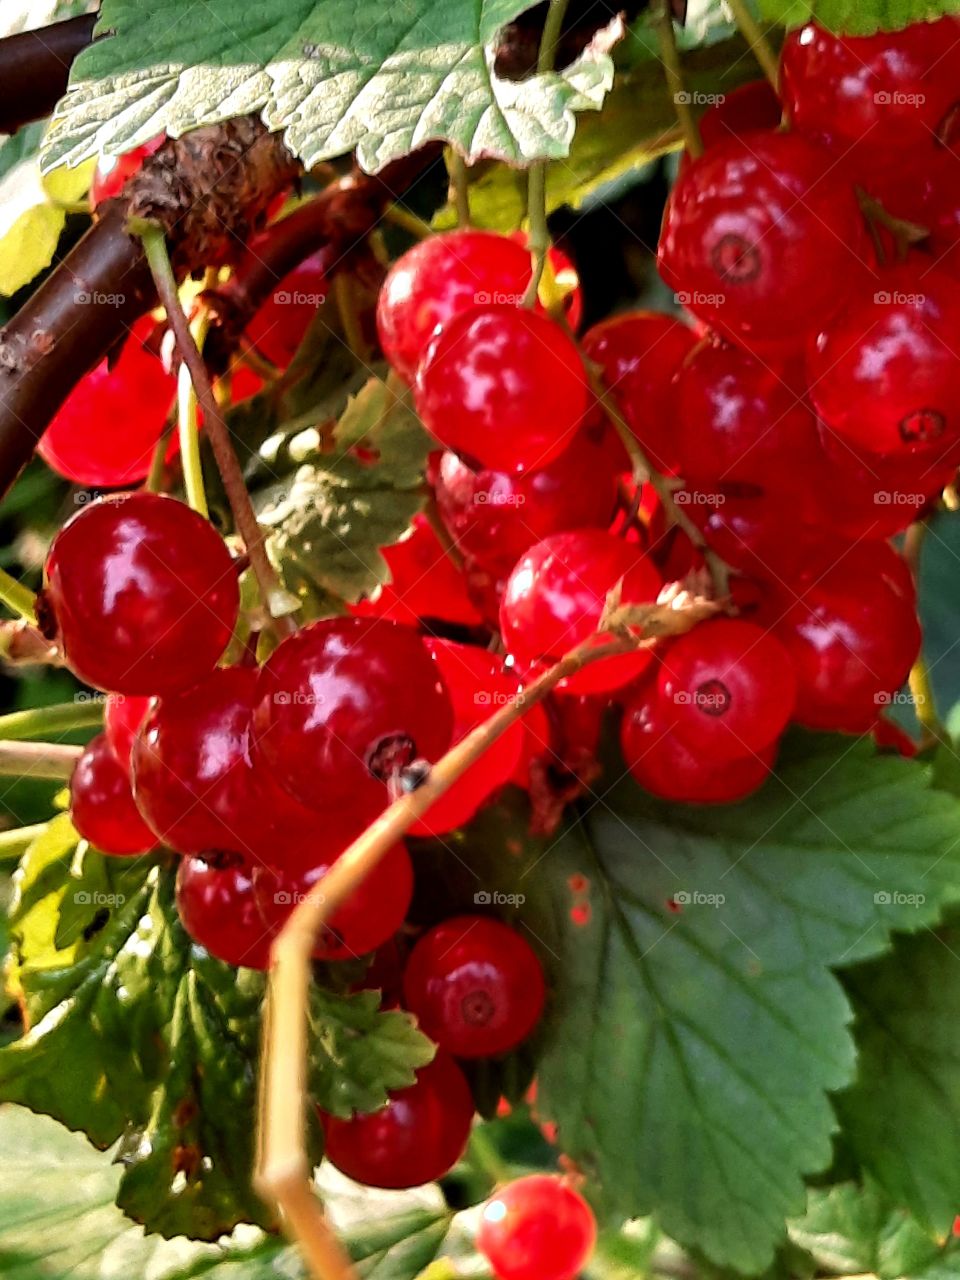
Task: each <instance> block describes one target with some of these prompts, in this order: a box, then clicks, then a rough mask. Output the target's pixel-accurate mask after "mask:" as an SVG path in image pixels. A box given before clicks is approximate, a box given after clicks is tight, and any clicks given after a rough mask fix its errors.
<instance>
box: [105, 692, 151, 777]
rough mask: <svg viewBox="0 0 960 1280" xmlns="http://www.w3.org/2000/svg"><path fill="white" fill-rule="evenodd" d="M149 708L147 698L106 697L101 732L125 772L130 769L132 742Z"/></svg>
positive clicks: (122, 695)
mask: <svg viewBox="0 0 960 1280" xmlns="http://www.w3.org/2000/svg"><path fill="white" fill-rule="evenodd" d="M149 706H150V699H149V698H133V697H129V696H127V695H125V694H122V693H110V694H108V695H107V700H106V703H105V704H104V708H103V731H104V733H105V734H106V735H107V741H108V742H109V743H110V747H111V749H112V751H113V754H114V755H115V756H116V757H117V759H118V760H119V761H120V763H121V765H122V766H123V768H124V769H126V770H129V769H130V752H131V751H132V750H133V740H134V738H135V737H136V736H137V730H138V729H139V728H140V725H141V724H142V723H143V717H144V716H145V715H146V714H147V708H148V707H149Z"/></svg>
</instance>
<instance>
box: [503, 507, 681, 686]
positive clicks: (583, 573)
mask: <svg viewBox="0 0 960 1280" xmlns="http://www.w3.org/2000/svg"><path fill="white" fill-rule="evenodd" d="M621 579H623V587H622V593H623V594H622V600H623V601H624V602H625V603H627V602H630V603H637V602H644V601H650V602H652V601H654V600H655V599H656V598H657V595H658V594H659V591H660V587H661V581H660V575H659V573H658V572H657V570H656V569H655V568H654V566H653V564H652V563H651V562H650V561H649V560H648V559H647V558H646V557H645V556H644V555H642V554H641V553H640V552H638V550H637V548H635V547H631V546H630V545H628V544H627V543H625V542H624V541H623V540H622V539H620V538H614V537H612V536H611V535H610V534H608V533H604V532H603V531H602V530H599V529H577V530H574V531H572V532H570V533H558V534H554V535H552V536H551V537H549V538H544V539H543V541H542V542H538V543H537V545H536V546H535V547H532V548H531V549H530V551H528V552H527V554H526V555H525V556H523V557H522V558H521V559H520V560H519V561H518V563H517V565H516V567H515V568H514V570H513V572H512V573H511V575H510V578H509V580H508V582H507V586H506V590H505V591H504V595H503V603H502V605H501V607H500V626H501V631H502V634H503V639H504V643H505V645H506V646H507V649H508V650H509V652H510V653H512V654H514V655H515V657H517V658H518V659H519V660H520V662H521V663H522V664H523V665H525V666H526V665H529V664H530V663H533V662H537V661H539V660H542V659H543V660H556V659H557V658H561V657H562V656H563V655H564V654H565V653H567V652H568V650H570V649H572V648H574V647H575V646H576V645H578V644H580V643H582V642H583V641H584V640H587V639H588V638H589V637H590V636H592V635H594V634H595V633H596V631H597V627H598V625H599V622H600V618H601V615H602V613H603V609H604V606H605V604H606V599H607V595H608V594H609V592H610V591H611V590H612V589H613V588H614V586H616V584H617V583H618V582H619V581H620V580H621ZM651 660H652V654H651V652H650V651H649V650H638V651H637V652H636V653H628V654H624V655H622V656H617V657H613V658H607V659H605V660H603V661H601V662H595V663H593V664H591V665H590V666H588V667H585V668H584V669H583V670H582V671H581V672H579V673H578V675H577V677H575V678H574V679H573V680H571V681H569V682H568V687H569V691H570V692H573V693H598V692H603V691H605V690H607V689H615V688H619V687H620V686H621V685H624V684H627V683H629V681H630V680H632V679H633V678H635V677H636V676H637V675H639V674H640V672H641V671H643V670H644V669H645V668H646V667H647V666H648V664H649V663H650V661H651Z"/></svg>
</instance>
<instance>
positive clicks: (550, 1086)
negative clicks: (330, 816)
mask: <svg viewBox="0 0 960 1280" xmlns="http://www.w3.org/2000/svg"><path fill="white" fill-rule="evenodd" d="M927 784H928V772H927V770H926V769H924V768H923V767H921V766H919V765H917V764H915V763H911V762H906V761H903V760H900V759H898V758H894V757H881V756H877V755H875V753H874V751H873V749H872V748H871V746H870V744H869V743H868V742H851V741H849V740H846V739H830V738H815V737H811V736H808V735H798V736H797V737H796V738H794V739H792V740H791V741H790V742H789V743H788V745H787V747H786V749H785V751H784V757H783V761H782V765H781V770H780V776H779V778H777V779H775V780H771V782H769V783H768V784H767V786H766V787H764V788H763V789H762V790H761V791H760V792H759V793H758V794H757V795H756V796H754V797H752V798H751V799H750V800H748V801H746V802H744V803H742V804H739V805H734V806H731V807H729V808H723V809H699V808H693V807H682V806H670V805H665V804H662V803H659V802H656V801H654V800H652V799H651V798H649V797H647V796H646V795H644V794H643V793H642V792H641V791H640V790H639V788H637V787H636V786H635V785H634V784H633V783H632V782H630V781H622V782H619V783H617V785H615V786H613V787H610V786H609V783H600V784H598V785H597V786H596V788H595V793H594V797H593V799H592V801H591V802H590V803H589V804H587V805H585V806H584V810H585V811H584V813H583V815H582V816H581V817H580V818H579V819H578V820H576V821H574V822H573V823H572V824H571V825H570V827H569V828H568V829H567V830H566V831H565V832H563V833H562V834H561V835H560V836H559V837H558V838H557V839H556V840H554V841H553V842H551V843H550V844H548V845H544V844H543V843H541V842H537V841H527V842H526V843H523V844H522V843H521V841H520V839H519V838H518V835H517V832H518V829H519V824H520V823H521V822H522V813H520V814H518V813H517V812H516V811H513V812H510V811H509V810H507V811H506V812H504V811H503V810H502V809H498V808H497V807H494V808H492V809H488V810H487V811H485V813H484V814H482V815H481V817H480V819H479V820H478V822H477V823H475V824H474V826H473V827H471V828H468V829H467V831H466V832H465V833H464V836H463V839H462V842H460V843H458V846H457V855H458V861H462V862H463V863H466V864H467V866H468V867H469V868H470V870H471V873H472V884H470V883H468V884H467V886H466V891H467V893H469V894H471V895H475V894H476V893H477V892H478V891H480V892H486V893H490V892H491V891H499V892H503V893H512V894H522V895H525V897H526V901H525V902H524V903H523V905H522V909H521V914H520V921H521V924H522V925H525V926H526V928H527V929H528V930H529V931H530V932H529V935H528V936H529V937H530V938H531V939H532V940H533V941H534V942H535V944H538V945H540V947H541V949H542V954H543V957H544V959H545V961H546V963H547V965H548V967H549V969H550V971H551V979H552V987H553V999H552V1002H551V1005H550V1010H549V1015H548V1018H547V1020H546V1023H545V1026H544V1028H543V1031H542V1041H541V1044H540V1061H539V1068H538V1080H539V1093H538V1101H537V1110H538V1113H539V1114H540V1115H541V1116H542V1117H543V1118H544V1119H547V1120H554V1121H556V1122H557V1123H558V1126H559V1140H560V1145H561V1147H562V1149H563V1150H564V1151H565V1152H567V1153H568V1154H569V1155H570V1156H571V1158H572V1159H573V1160H574V1161H575V1162H576V1163H577V1164H578V1165H579V1166H580V1167H581V1168H582V1169H583V1170H584V1172H585V1173H586V1174H587V1175H588V1178H589V1180H590V1181H589V1184H588V1185H590V1186H596V1187H597V1188H598V1194H599V1195H600V1197H601V1202H600V1208H601V1209H602V1210H604V1211H606V1212H608V1213H611V1214H615V1215H619V1216H621V1217H633V1216H639V1215H646V1214H650V1213H653V1214H655V1215H656V1217H657V1218H658V1220H659V1222H660V1223H661V1225H662V1226H663V1228H664V1230H665V1231H666V1232H667V1233H668V1234H669V1235H671V1236H672V1237H674V1238H675V1239H677V1240H678V1241H679V1242H680V1243H681V1244H683V1245H685V1246H690V1247H694V1248H696V1249H697V1250H699V1251H702V1252H703V1253H705V1254H706V1255H707V1256H708V1257H709V1258H710V1259H712V1260H713V1261H715V1262H717V1263H720V1264H721V1265H725V1266H730V1267H733V1268H735V1269H737V1270H741V1271H744V1272H748V1273H750V1272H757V1271H760V1270H762V1269H763V1268H764V1267H766V1266H767V1265H768V1264H769V1263H770V1261H771V1259H772V1257H773V1253H774V1249H775V1247H776V1245H777V1244H778V1242H779V1241H780V1239H781V1238H782V1235H783V1230H784V1220H785V1219H786V1218H787V1217H788V1216H790V1215H792V1214H797V1213H799V1212H800V1211H801V1210H802V1206H803V1202H804V1188H803V1177H804V1175H806V1174H810V1173H813V1172H815V1171H817V1170H820V1169H823V1168H824V1167H826V1166H827V1164H828V1163H829V1161H830V1158H831V1134H832V1132H833V1130H834V1127H835V1122H834V1118H833V1114H832V1111H831V1108H830V1105H829V1101H828V1097H827V1093H828V1091H830V1090H835V1089H838V1088H840V1087H842V1086H843V1085H845V1084H847V1083H849V1082H850V1080H851V1078H852V1075H853V1069H854V1045H853V1040H852V1037H851V1035H850V1033H849V1029H848V1023H849V1021H850V1017H851V1012H850V1008H849V1005H848V1003H847V1001H846V998H845V996H844V993H843V991H842V989H841V986H840V984H839V982H838V981H837V979H836V978H835V977H834V976H833V974H832V973H831V972H830V969H831V967H835V966H839V965H849V964H851V963H853V962H855V961H857V960H860V959H863V958H865V957H868V956H872V955H876V954H877V953H878V952H880V951H882V950H883V949H884V947H886V946H887V945H888V942H889V935H890V932H891V930H894V929H899V930H919V929H922V928H924V927H925V926H927V925H929V924H931V923H932V922H933V921H934V920H935V919H936V918H937V916H938V914H939V911H940V909H941V907H942V905H943V904H944V903H946V902H949V901H955V900H956V899H957V896H958V893H960V875H958V860H960V841H958V840H957V835H958V833H960V807H958V805H957V802H956V801H955V800H954V799H953V798H951V797H949V796H946V795H944V794H941V793H937V792H933V791H930V790H929V789H928V785H927ZM814 795H815V797H816V799H815V802H814V800H813V797H814ZM505 847H509V849H510V853H511V856H510V857H509V858H507V857H505V856H504V854H503V850H504V848H505ZM438 861H439V859H438ZM452 861H453V860H452V859H450V858H449V856H447V863H448V864H449V863H451V862H452ZM677 908H679V909H677ZM625 1135H629V1140H625Z"/></svg>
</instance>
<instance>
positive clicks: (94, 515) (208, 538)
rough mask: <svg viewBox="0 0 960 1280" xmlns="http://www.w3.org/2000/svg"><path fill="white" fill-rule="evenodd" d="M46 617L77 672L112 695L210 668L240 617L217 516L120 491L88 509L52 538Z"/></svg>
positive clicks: (175, 682) (160, 688)
mask: <svg viewBox="0 0 960 1280" xmlns="http://www.w3.org/2000/svg"><path fill="white" fill-rule="evenodd" d="M45 579H46V586H45V589H44V592H43V598H42V600H41V612H42V613H44V615H45V617H44V623H45V626H46V628H47V630H48V631H49V632H50V634H51V635H55V636H56V638H57V640H58V643H59V644H60V646H61V648H62V651H63V654H64V657H65V659H66V662H67V665H68V666H69V667H70V669H71V671H73V673H74V674H75V675H77V676H79V678H80V679H81V680H83V681H85V682H86V683H87V684H92V685H94V686H95V687H96V688H98V689H107V690H110V691H111V692H114V693H128V694H130V693H132V694H153V693H167V692H170V691H173V690H176V689H183V688H186V687H187V686H189V685H191V684H193V683H194V682H195V681H197V680H199V679H200V678H201V677H202V676H205V675H206V674H207V673H208V672H209V671H211V670H212V669H213V667H214V666H215V664H216V662H217V659H218V658H219V657H220V655H221V654H222V653H223V651H224V649H225V648H226V646H227V643H228V641H229V640H230V636H231V634H232V632H233V628H234V625H235V623H236V620H237V611H238V608H239V588H238V586H237V573H236V568H235V566H234V563H233V560H232V559H231V556H230V553H229V551H228V550H227V547H226V545H225V544H224V542H223V540H222V539H221V537H220V535H219V534H218V533H217V532H216V530H215V529H214V528H213V526H212V525H211V524H208V522H207V521H206V520H204V519H203V518H202V517H201V516H199V515H197V513H196V512H195V511H191V510H190V508H189V507H188V506H186V505H185V504H184V503H182V502H177V501H176V500H175V499H174V498H164V497H160V496H158V495H157V494H153V493H131V494H123V495H120V496H118V497H116V498H110V499H105V500H103V501H100V502H94V503H92V504H91V505H90V506H88V507H84V508H83V509H82V510H81V511H79V512H78V513H77V515H75V516H74V517H73V518H72V519H71V520H68V521H67V523H66V524H65V525H64V526H63V528H62V529H61V530H60V532H59V533H58V534H57V536H56V537H55V538H54V540H53V544H52V545H51V547H50V551H49V553H48V555H47V561H46V566H45Z"/></svg>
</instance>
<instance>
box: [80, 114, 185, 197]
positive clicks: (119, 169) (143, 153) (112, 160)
mask: <svg viewBox="0 0 960 1280" xmlns="http://www.w3.org/2000/svg"><path fill="white" fill-rule="evenodd" d="M166 139H167V135H166V134H165V133H158V134H157V136H156V137H155V138H151V139H150V141H149V142H144V143H143V144H142V145H141V146H139V147H134V148H133V150H132V151H125V152H123V154H122V155H119V156H106V155H102V156H100V158H99V160H98V161H97V167H96V169H95V170H94V174H93V181H92V183H91V184H90V203H91V204H92V205H93V207H94V208H96V207H97V205H98V204H102V203H103V201H104V200H110V199H112V197H113V196H118V195H119V194H120V192H121V191H122V190H123V188H124V186H125V185H126V181H127V179H128V178H132V177H133V175H134V174H135V173H139V172H140V170H141V169H142V168H143V162H144V160H148V159H149V158H150V156H152V155H153V153H154V152H155V151H158V150H159V149H160V148H161V147H162V146H163V144H164V142H166Z"/></svg>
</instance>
